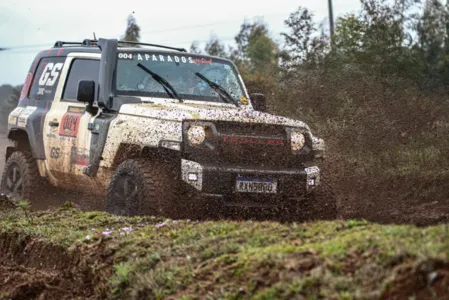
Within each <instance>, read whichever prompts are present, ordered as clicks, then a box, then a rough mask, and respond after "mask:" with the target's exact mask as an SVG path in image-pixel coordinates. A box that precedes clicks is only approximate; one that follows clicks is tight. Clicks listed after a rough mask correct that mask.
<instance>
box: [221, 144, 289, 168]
mask: <svg viewBox="0 0 449 300" xmlns="http://www.w3.org/2000/svg"><path fill="white" fill-rule="evenodd" d="M217 148H218V151H217V154H218V157H217V159H218V160H219V161H220V162H221V163H230V164H240V165H254V166H261V167H263V166H267V167H268V166H270V167H276V166H290V164H291V162H292V159H293V158H294V157H293V155H292V154H291V150H290V147H289V144H285V145H284V146H278V145H248V144H243V145H226V144H224V143H220V144H219V145H218V147H217Z"/></svg>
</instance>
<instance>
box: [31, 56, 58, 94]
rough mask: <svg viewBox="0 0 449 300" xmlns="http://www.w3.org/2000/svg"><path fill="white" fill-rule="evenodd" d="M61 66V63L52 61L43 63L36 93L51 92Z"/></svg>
mask: <svg viewBox="0 0 449 300" xmlns="http://www.w3.org/2000/svg"><path fill="white" fill-rule="evenodd" d="M63 66H64V64H63V63H56V64H55V63H53V62H49V63H47V64H46V65H45V67H44V70H43V72H42V75H41V76H40V77H39V88H38V91H37V95H44V94H51V93H52V92H53V91H52V89H53V86H54V85H55V83H56V82H57V79H58V76H59V74H60V73H61V69H62V67H63Z"/></svg>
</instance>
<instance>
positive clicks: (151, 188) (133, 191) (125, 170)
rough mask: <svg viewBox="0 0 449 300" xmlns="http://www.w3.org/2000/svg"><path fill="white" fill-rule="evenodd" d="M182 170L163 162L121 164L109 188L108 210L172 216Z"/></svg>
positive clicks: (140, 160) (122, 213) (133, 213)
mask: <svg viewBox="0 0 449 300" xmlns="http://www.w3.org/2000/svg"><path fill="white" fill-rule="evenodd" d="M179 176H180V172H176V168H174V167H173V166H171V165H169V164H167V163H162V162H159V161H147V160H145V159H130V160H126V161H124V162H123V163H121V164H120V165H119V166H118V168H117V170H116V172H115V174H114V176H113V177H112V180H111V183H110V185H109V188H108V196H107V210H108V212H109V213H111V214H115V215H124V216H136V215H158V216H161V215H162V216H169V215H170V216H171V215H173V214H174V213H175V212H176V210H177V209H179V207H177V206H176V204H177V199H178V197H181V195H179V194H178V193H179V191H180V187H179V184H180V178H178V177H179Z"/></svg>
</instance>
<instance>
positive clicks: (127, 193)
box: [111, 174, 139, 215]
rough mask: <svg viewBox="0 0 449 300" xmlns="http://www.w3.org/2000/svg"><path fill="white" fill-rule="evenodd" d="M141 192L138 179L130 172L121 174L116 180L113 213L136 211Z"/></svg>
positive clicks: (126, 213)
mask: <svg viewBox="0 0 449 300" xmlns="http://www.w3.org/2000/svg"><path fill="white" fill-rule="evenodd" d="M138 192H139V189H138V186H137V183H136V180H135V179H134V178H133V177H132V176H130V174H121V175H120V176H119V178H118V179H117V181H116V184H115V188H114V192H113V195H112V199H111V200H112V201H111V202H112V203H113V207H112V210H113V213H114V214H119V215H128V214H130V213H131V212H133V211H135V208H136V205H137V204H138V203H137V194H138Z"/></svg>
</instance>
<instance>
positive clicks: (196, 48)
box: [190, 41, 201, 54]
mask: <svg viewBox="0 0 449 300" xmlns="http://www.w3.org/2000/svg"><path fill="white" fill-rule="evenodd" d="M190 53H195V54H201V49H200V48H199V46H198V42H196V41H194V42H192V44H191V45H190Z"/></svg>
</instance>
